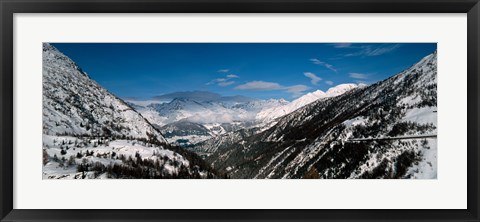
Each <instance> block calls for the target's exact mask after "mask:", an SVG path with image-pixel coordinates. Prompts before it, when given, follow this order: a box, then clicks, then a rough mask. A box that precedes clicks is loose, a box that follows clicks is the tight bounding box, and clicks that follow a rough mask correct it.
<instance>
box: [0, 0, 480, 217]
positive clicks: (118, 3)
mask: <svg viewBox="0 0 480 222" xmlns="http://www.w3.org/2000/svg"><path fill="white" fill-rule="evenodd" d="M0 11H1V22H0V23H1V29H0V36H1V40H0V41H1V44H0V48H1V59H0V67H1V79H0V94H1V97H0V107H1V117H0V126H1V133H0V169H1V173H0V186H1V189H0V196H1V198H2V200H1V204H0V219H1V221H26V220H28V221H40V220H42V221H53V220H57V221H80V220H82V221H84V220H88V221H139V220H147V221H157V220H160V221H195V220H204V221H209V220H219V221H266V220H269V221H276V220H283V221H306V220H323V221H331V220H336V221H345V220H358V221H371V220H378V221H383V220H405V221H426V220H429V221H437V220H444V221H480V215H479V212H480V208H479V183H478V180H479V176H480V170H479V164H478V161H479V159H480V156H479V152H478V147H479V131H478V129H479V124H480V122H479V118H478V115H479V111H480V110H479V105H480V104H479V98H480V94H479V92H480V91H479V86H480V79H479V74H480V73H479V63H480V56H479V54H480V48H479V44H478V42H479V37H480V35H479V34H480V31H479V25H480V23H479V22H480V17H479V16H480V3H479V0H337V1H332V0H297V1H295V0H244V1H241V0H232V1H227V0H176V1H173V0H143V1H138V2H137V1H135V0H96V1H95V0H85V1H81V0H72V1H67V0H37V1H30V0H0ZM129 12H135V13H153V12H155V13H176V12H183V13H207V12H208V13H246V12H248V13H259V12H262V13H293V12H295V13H335V12H338V13H467V21H468V24H467V27H468V33H467V36H468V38H467V41H468V61H467V62H468V68H467V70H468V77H467V80H468V83H467V90H468V94H467V95H468V98H467V99H468V107H467V110H468V114H467V118H468V135H467V136H468V141H467V142H468V153H467V154H468V157H467V158H468V163H467V165H468V172H467V174H468V187H467V191H468V204H467V208H468V209H466V210H18V209H13V189H14V187H13V147H14V144H13V127H14V126H13V115H14V112H13V108H12V107H13V15H14V13H129ZM446 201H447V200H446Z"/></svg>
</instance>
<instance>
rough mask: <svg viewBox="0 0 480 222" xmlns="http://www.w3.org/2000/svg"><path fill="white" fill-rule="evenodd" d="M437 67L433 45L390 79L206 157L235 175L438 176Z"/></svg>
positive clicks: (213, 147) (222, 140)
mask: <svg viewBox="0 0 480 222" xmlns="http://www.w3.org/2000/svg"><path fill="white" fill-rule="evenodd" d="M436 67H437V54H436V52H434V53H432V54H431V55H428V56H427V57H425V58H423V59H422V60H421V61H419V62H418V63H416V64H415V65H413V66H412V67H410V68H408V69H407V70H405V71H403V72H401V73H399V74H397V75H395V76H392V77H390V78H388V79H386V80H383V81H380V82H377V83H375V84H373V85H370V86H368V87H359V88H356V89H353V90H351V91H348V92H346V93H344V94H341V95H339V96H336V97H331V98H323V99H318V100H317V101H315V102H313V103H311V104H308V105H306V106H304V107H301V108H299V109H297V110H295V111H294V112H292V113H290V114H288V115H286V116H283V117H281V118H280V119H279V120H278V122H274V125H273V126H271V127H270V128H268V129H263V130H258V131H256V132H253V133H248V131H245V130H242V131H238V132H234V133H231V134H228V135H225V136H224V137H217V138H213V139H211V140H210V141H208V140H207V141H205V142H204V143H202V144H199V145H200V148H202V146H203V148H202V149H199V150H197V151H198V152H205V151H214V153H213V154H211V155H209V156H208V157H207V158H206V160H207V161H208V162H209V163H211V164H212V166H213V167H214V168H216V169H217V170H219V171H222V172H226V173H228V175H229V176H230V177H231V178H436V176H437V175H436V169H437V156H436V155H437V151H436V149H437V144H436V138H435V136H436V127H437V117H436V112H437V68H436ZM414 135H423V136H425V135H426V136H427V137H426V138H412V136H414ZM402 137H404V138H403V139H400V138H402ZM369 138H370V139H369ZM362 139H363V140H362ZM205 143H208V146H209V149H208V150H207V149H205ZM194 149H195V148H194Z"/></svg>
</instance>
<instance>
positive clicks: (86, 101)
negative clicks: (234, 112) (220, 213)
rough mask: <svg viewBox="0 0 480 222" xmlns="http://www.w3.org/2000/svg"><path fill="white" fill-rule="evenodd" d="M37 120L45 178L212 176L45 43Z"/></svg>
mask: <svg viewBox="0 0 480 222" xmlns="http://www.w3.org/2000/svg"><path fill="white" fill-rule="evenodd" d="M42 121H43V164H44V166H43V178H45V179H90V178H92V179H93V178H210V177H216V175H215V174H214V173H213V172H212V171H210V170H211V168H210V167H209V166H208V165H206V164H205V162H204V161H203V160H202V159H201V158H200V157H199V156H197V155H196V154H194V153H192V152H189V151H187V150H184V149H181V148H178V147H175V146H171V145H169V144H167V141H166V140H165V138H164V137H163V136H162V135H161V133H160V132H159V131H158V130H157V129H155V127H154V126H153V125H151V124H150V122H149V121H148V120H146V119H145V118H144V117H143V116H142V115H140V114H139V113H138V112H137V111H135V110H134V109H132V107H131V106H129V105H127V104H126V103H125V102H124V101H122V100H121V99H119V98H117V97H116V96H114V95H112V94H111V93H109V92H108V91H107V90H105V89H104V88H102V87H101V86H100V85H98V84H97V83H96V82H95V81H93V80H92V79H90V78H89V77H88V75H87V74H86V73H85V72H83V71H82V69H81V68H80V67H79V66H78V65H77V64H76V63H75V62H74V61H72V60H71V59H70V58H68V57H67V56H65V55H64V54H62V53H61V52H60V51H58V50H57V49H56V48H55V47H53V46H52V45H50V44H48V43H45V44H44V45H43V119H42Z"/></svg>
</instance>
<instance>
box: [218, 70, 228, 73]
mask: <svg viewBox="0 0 480 222" xmlns="http://www.w3.org/2000/svg"><path fill="white" fill-rule="evenodd" d="M229 71H230V69H220V70H218V71H217V72H223V73H225V72H229Z"/></svg>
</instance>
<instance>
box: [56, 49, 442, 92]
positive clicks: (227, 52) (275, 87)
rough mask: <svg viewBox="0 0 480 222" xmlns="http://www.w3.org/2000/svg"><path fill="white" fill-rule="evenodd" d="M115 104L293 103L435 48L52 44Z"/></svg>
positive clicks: (370, 78)
mask: <svg viewBox="0 0 480 222" xmlns="http://www.w3.org/2000/svg"><path fill="white" fill-rule="evenodd" d="M52 45H54V46H55V47H56V48H57V49H59V50H60V51H61V52H63V53H64V54H65V55H67V56H69V57H70V58H71V59H72V60H74V61H75V62H76V63H77V64H79V65H80V67H82V69H83V70H84V71H85V72H87V73H88V74H89V75H90V77H91V78H92V79H94V80H95V81H97V82H98V83H99V84H100V85H102V86H103V87H105V88H106V89H107V90H109V91H110V92H112V93H114V94H115V95H117V96H119V97H122V98H138V99H149V98H151V97H154V96H158V95H162V94H166V93H171V92H177V91H193V90H201V91H210V92H216V93H219V94H222V95H224V96H233V95H244V96H249V97H254V98H260V99H268V98H277V99H278V98H284V99H287V100H292V99H295V98H296V97H299V96H301V95H303V94H305V93H308V92H312V91H315V90H317V89H320V90H323V91H326V90H328V89H329V88H330V87H333V86H335V85H338V84H342V83H366V84H371V83H374V82H377V81H380V80H383V79H386V78H388V77H390V76H392V75H395V74H397V73H398V72H401V71H402V70H404V69H406V68H408V67H410V66H411V65H413V64H414V63H415V62H417V61H418V60H420V59H421V58H423V57H425V56H427V55H428V54H430V53H432V52H433V51H435V50H436V48H437V44H436V43H405V44H400V43H382V44H376V43H368V44H367V43H363V44H362V43H355V44H351V43H337V44H332V43H328V44H327V43H53V44H52Z"/></svg>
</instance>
